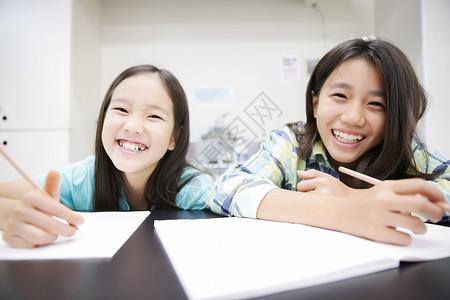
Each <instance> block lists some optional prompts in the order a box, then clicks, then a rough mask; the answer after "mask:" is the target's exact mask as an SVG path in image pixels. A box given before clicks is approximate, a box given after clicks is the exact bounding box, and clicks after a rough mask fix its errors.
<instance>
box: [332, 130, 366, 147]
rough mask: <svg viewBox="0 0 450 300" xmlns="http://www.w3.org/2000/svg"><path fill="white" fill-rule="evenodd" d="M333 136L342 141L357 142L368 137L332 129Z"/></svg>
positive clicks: (347, 142)
mask: <svg viewBox="0 0 450 300" xmlns="http://www.w3.org/2000/svg"><path fill="white" fill-rule="evenodd" d="M331 133H332V134H333V136H334V137H335V138H336V139H337V140H338V141H339V142H341V143H345V144H356V143H359V142H361V141H362V140H364V139H365V138H366V137H365V136H363V135H356V134H348V133H345V132H342V131H339V130H335V129H333V130H331Z"/></svg>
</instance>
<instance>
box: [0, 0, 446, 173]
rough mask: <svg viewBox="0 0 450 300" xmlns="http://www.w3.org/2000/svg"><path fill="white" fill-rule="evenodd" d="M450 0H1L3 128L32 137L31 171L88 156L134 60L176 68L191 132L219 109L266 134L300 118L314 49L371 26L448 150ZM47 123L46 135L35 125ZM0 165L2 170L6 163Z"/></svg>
mask: <svg viewBox="0 0 450 300" xmlns="http://www.w3.org/2000/svg"><path fill="white" fill-rule="evenodd" d="M449 3H450V1H448V0H397V1H390V0H241V1H240V0H229V1H218V0H189V1H183V0H171V1H158V0H129V1H121V0H39V1H33V0H20V1H10V0H0V45H1V47H0V69H1V70H2V72H1V73H0V116H1V115H2V114H5V113H7V114H8V121H7V122H4V121H2V120H1V119H0V137H7V138H8V139H9V140H11V141H25V142H29V143H28V144H26V145H24V146H23V145H19V146H18V147H16V148H15V149H17V151H19V152H21V153H20V155H21V156H22V157H23V158H25V167H26V168H27V169H28V170H31V172H34V171H33V170H41V169H44V168H48V166H49V165H50V163H51V162H52V161H51V159H52V158H54V160H55V161H53V163H55V162H56V161H59V162H61V161H69V162H71V161H77V160H80V159H82V158H84V157H85V156H86V155H88V154H91V153H93V147H94V146H93V144H94V141H93V139H94V135H95V122H96V118H97V115H98V108H99V106H100V102H101V100H102V98H103V94H104V93H105V91H106V89H107V87H108V85H109V83H110V82H111V81H112V80H113V78H114V77H115V76H117V75H118V73H120V72H121V71H122V70H124V69H125V68H127V67H129V66H131V65H134V64H141V63H151V64H155V65H157V66H160V67H164V68H167V69H169V70H170V71H172V72H173V73H174V74H175V75H176V76H177V77H178V78H179V79H180V81H181V83H182V84H183V86H184V87H185V90H186V92H187V94H188V98H189V105H190V110H191V121H192V122H191V123H192V141H199V140H200V139H201V136H202V135H203V134H205V133H206V132H207V131H208V129H209V127H213V126H215V125H216V122H217V119H218V118H219V117H220V116H222V115H224V114H228V115H227V116H226V117H225V118H224V119H223V120H222V125H224V126H226V125H227V123H229V122H232V121H233V120H234V118H236V117H240V118H242V121H243V122H245V123H247V124H248V125H249V126H251V127H252V129H253V130H255V131H256V134H258V135H259V136H260V137H264V136H265V135H266V134H267V132H268V131H269V130H272V129H273V128H277V127H280V126H281V125H282V124H284V123H286V122H290V121H295V120H300V119H304V118H305V116H304V90H305V87H306V83H307V80H308V74H307V72H306V61H307V59H317V58H320V57H321V56H322V55H323V54H324V53H325V52H327V51H328V50H329V49H330V48H331V47H333V46H335V45H336V44H337V43H339V42H341V41H343V40H346V39H348V38H353V37H361V36H363V35H371V34H375V35H378V36H381V37H385V38H389V39H391V40H393V41H394V42H395V43H397V44H398V45H399V46H400V47H401V48H402V49H403V50H404V51H405V52H406V54H407V55H408V56H409V57H410V58H411V60H412V61H413V63H414V65H415V67H416V70H417V71H418V73H419V75H420V76H421V78H422V79H423V82H424V85H425V87H426V88H427V90H428V92H429V94H430V99H431V108H430V110H429V112H428V115H427V122H426V124H425V125H424V128H425V131H426V138H427V140H428V142H429V145H430V148H431V149H439V150H441V152H443V153H444V154H445V155H447V157H449V156H450V145H449V143H450V141H449V139H448V138H447V139H446V138H445V133H444V131H445V129H446V128H447V126H446V123H445V120H446V118H445V113H446V112H447V111H449V104H448V103H447V101H446V99H447V92H446V86H447V85H448V84H447V83H448V79H449V76H448V70H449V69H450V65H449V63H450V60H449V59H447V55H448V53H449V49H450V45H449V43H450V42H449V39H450V34H449V30H450V24H449V22H450V21H449V18H448V16H449V15H450V8H449V5H450V4H449ZM312 4H315V5H312ZM283 57H297V58H298V60H299V69H298V70H299V76H298V79H297V80H295V81H290V82H289V81H283V80H282V78H281V59H282V58H283ZM207 88H210V89H211V88H213V89H216V91H220V90H221V89H222V90H225V91H232V93H230V94H226V95H225V96H223V97H222V98H223V99H221V100H216V101H199V100H197V99H196V94H195V92H196V90H197V89H203V90H204V91H205V90H206V89H207ZM261 92H264V93H265V95H267V97H269V98H270V99H271V100H272V101H274V103H275V104H276V105H277V106H278V107H279V109H280V110H281V113H280V114H277V115H274V116H272V120H269V121H268V122H267V123H266V124H264V127H263V128H260V127H258V126H256V125H255V124H254V123H252V120H249V117H248V115H246V114H244V112H243V110H244V109H245V108H246V107H247V106H248V105H250V104H252V103H254V102H253V101H254V100H255V98H256V97H257V96H258V95H260V93H261ZM43 106H44V107H45V108H43ZM43 111H44V112H45V114H44V115H45V117H43V115H42V112H43ZM47 129H51V133H50V135H51V137H50V136H48V135H44V134H43V133H42V131H45V130H47ZM36 130H38V131H41V132H40V133H39V134H35V135H34V137H33V138H27V137H24V133H18V134H15V133H16V132H25V133H26V132H35V131H36ZM68 132H69V134H68ZM443 136H444V138H443ZM36 139H37V140H36ZM55 141H56V142H55ZM0 142H1V141H0ZM33 143H36V144H37V143H42V145H43V146H40V147H38V146H36V145H34V144H33ZM49 144H51V145H52V146H51V147H49V146H48V145H49ZM62 144H64V145H62ZM69 144H70V148H69V150H63V151H61V153H60V155H59V157H56V156H54V157H52V156H51V155H50V158H51V159H50V161H49V160H42V159H39V160H37V159H35V158H33V156H31V155H30V153H32V154H33V155H34V157H41V156H42V155H43V154H45V153H47V156H49V155H48V153H49V152H50V153H51V151H53V152H56V151H59V149H62V148H64V149H67V148H68V147H69ZM58 147H59V148H58ZM49 149H50V150H49ZM15 151H16V150H15ZM16 157H17V156H16ZM33 164H34V167H33V168H30V166H32V165H33ZM0 167H1V169H2V170H1V172H2V173H1V174H0V175H3V174H4V173H5V172H10V170H7V171H5V170H6V169H5V167H4V165H0Z"/></svg>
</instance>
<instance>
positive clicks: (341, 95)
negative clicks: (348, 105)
mask: <svg viewBox="0 0 450 300" xmlns="http://www.w3.org/2000/svg"><path fill="white" fill-rule="evenodd" d="M333 97H336V98H339V99H347V97H346V96H345V95H344V94H341V93H334V94H333Z"/></svg>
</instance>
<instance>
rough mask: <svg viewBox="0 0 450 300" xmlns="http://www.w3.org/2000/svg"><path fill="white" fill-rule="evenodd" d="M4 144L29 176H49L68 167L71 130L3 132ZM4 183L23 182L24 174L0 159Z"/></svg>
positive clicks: (0, 175)
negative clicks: (41, 174) (14, 180)
mask: <svg viewBox="0 0 450 300" xmlns="http://www.w3.org/2000/svg"><path fill="white" fill-rule="evenodd" d="M0 143H2V145H4V147H5V148H6V149H7V151H8V152H9V153H10V154H11V155H12V156H14V159H15V160H16V161H17V162H18V163H19V164H20V165H21V166H23V167H24V168H25V169H26V171H27V172H28V173H29V174H40V173H47V172H48V171H49V170H50V169H54V168H57V167H59V166H61V165H65V164H67V161H68V153H69V149H68V147H69V135H68V131H67V130H52V131H50V130H49V131H23V132H21V131H18V132H4V131H2V132H0ZM0 170H1V172H0V182H4V181H8V180H13V179H20V178H21V176H20V174H19V173H18V172H17V171H16V170H15V169H14V168H13V167H12V166H10V165H9V163H8V161H7V160H6V159H4V158H3V157H1V158H0Z"/></svg>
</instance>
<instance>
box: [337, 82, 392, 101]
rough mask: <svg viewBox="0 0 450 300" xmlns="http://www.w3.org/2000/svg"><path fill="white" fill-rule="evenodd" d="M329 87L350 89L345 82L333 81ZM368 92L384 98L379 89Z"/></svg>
mask: <svg viewBox="0 0 450 300" xmlns="http://www.w3.org/2000/svg"><path fill="white" fill-rule="evenodd" d="M329 88H330V89H332V88H343V89H346V90H351V89H352V86H351V85H349V84H347V83H345V82H335V83H333V84H331V85H330V87H329ZM369 93H370V94H371V95H373V96H377V97H381V98H385V94H384V92H383V91H380V90H371V91H369Z"/></svg>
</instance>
